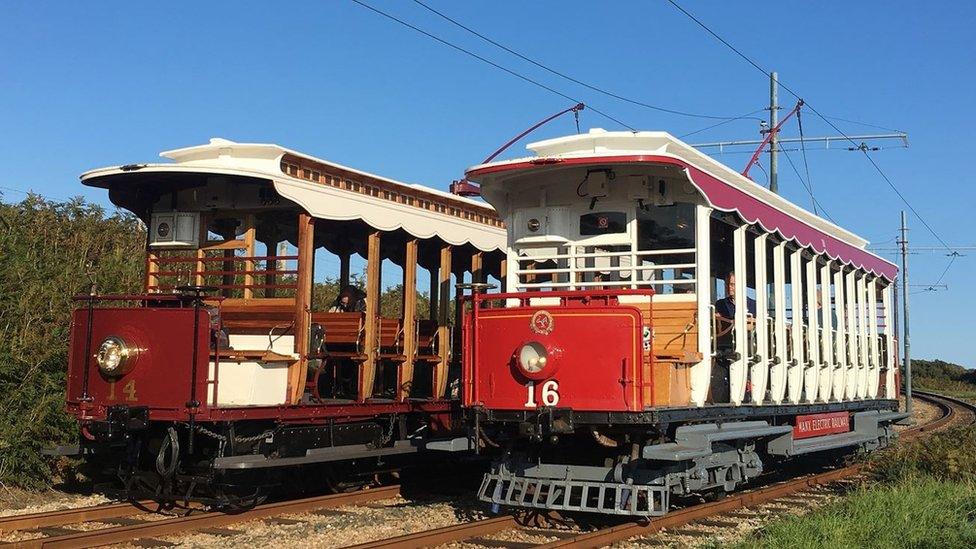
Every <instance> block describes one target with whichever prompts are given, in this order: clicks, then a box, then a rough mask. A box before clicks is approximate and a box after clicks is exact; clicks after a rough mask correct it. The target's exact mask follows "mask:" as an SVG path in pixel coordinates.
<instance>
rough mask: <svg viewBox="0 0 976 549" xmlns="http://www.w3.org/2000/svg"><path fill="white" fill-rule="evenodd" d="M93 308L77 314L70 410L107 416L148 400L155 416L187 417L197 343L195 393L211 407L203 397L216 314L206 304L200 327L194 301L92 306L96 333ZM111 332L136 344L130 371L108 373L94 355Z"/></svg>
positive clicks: (83, 416) (70, 372)
mask: <svg viewBox="0 0 976 549" xmlns="http://www.w3.org/2000/svg"><path fill="white" fill-rule="evenodd" d="M88 314H89V311H88V309H86V308H80V309H76V310H75V311H74V315H73V318H72V324H71V355H70V357H69V359H68V388H67V402H68V411H69V412H71V413H76V412H77V414H78V416H79V419H105V417H106V414H107V409H108V407H110V406H116V405H126V406H145V407H147V408H148V411H149V414H150V416H151V417H152V418H153V419H158V420H177V419H186V418H187V414H188V411H189V410H188V408H187V403H188V402H190V401H191V400H192V398H191V388H190V379H191V375H190V374H191V370H192V365H193V363H194V357H193V349H194V347H195V348H196V349H197V356H196V359H195V360H196V363H197V365H198V372H197V379H196V391H195V395H196V398H197V399H198V400H200V402H201V406H200V407H199V408H198V409H197V412H203V411H204V410H205V409H206V402H205V400H206V399H205V398H203V397H205V396H206V394H207V376H206V373H207V372H206V368H207V363H208V360H209V355H208V353H209V340H210V338H209V321H210V320H209V316H208V315H207V312H206V311H205V310H196V314H197V317H198V318H197V321H198V323H197V327H198V329H197V333H194V321H193V315H194V309H193V308H192V307H186V308H176V307H167V308H159V307H140V308H97V309H92V311H91V332H90V335H89V332H88V329H89V322H88ZM109 337H118V338H120V339H121V340H122V341H124V342H125V344H126V345H127V346H128V347H129V348H131V349H135V350H136V351H135V353H136V354H135V356H134V357H132V359H131V364H129V365H127V371H126V372H125V373H123V374H122V375H120V376H112V377H109V376H106V375H105V374H103V373H102V371H101V369H99V367H98V365H97V364H96V363H95V360H94V359H93V358H91V356H92V355H93V354H94V353H95V352H96V351H97V346H98V344H99V343H100V342H102V341H104V340H106V339H107V338H109ZM86 340H87V341H88V342H89V343H87V344H86ZM194 340H196V344H195V345H194ZM86 351H87V353H88V354H87V355H86ZM86 368H87V370H88V376H87V398H86V395H85V391H86V387H85V370H86Z"/></svg>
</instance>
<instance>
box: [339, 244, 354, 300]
mask: <svg viewBox="0 0 976 549" xmlns="http://www.w3.org/2000/svg"><path fill="white" fill-rule="evenodd" d="M351 255H352V253H351V252H348V251H346V250H342V251H340V252H339V290H340V291H342V289H343V288H345V287H346V286H348V285H349V258H350V256H351Z"/></svg>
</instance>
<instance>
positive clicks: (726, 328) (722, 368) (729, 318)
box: [709, 271, 756, 404]
mask: <svg viewBox="0 0 976 549" xmlns="http://www.w3.org/2000/svg"><path fill="white" fill-rule="evenodd" d="M735 307H736V303H735V273H734V272H731V271H730V272H729V273H728V274H726V275H725V297H723V298H722V299H719V300H717V301H716V302H715V316H716V317H718V319H717V320H719V321H720V322H718V323H717V324H718V325H717V326H716V333H715V338H716V346H717V347H718V349H719V350H723V351H730V350H732V348H733V347H734V342H733V341H732V330H733V328H734V327H735ZM746 311H747V312H748V313H749V314H750V315H752V316H753V317H755V315H756V300H755V299H751V298H748V297H747V298H746ZM730 365H731V359H730V358H729V357H728V356H719V358H718V360H716V361H715V364H714V367H713V368H712V381H711V384H710V385H709V391H710V393H711V402H712V403H713V404H720V403H726V402H729V401H730V396H731V394H730V385H729V367H730ZM746 391H747V393H748V392H749V391H750V389H749V388H748V386H747V389H746Z"/></svg>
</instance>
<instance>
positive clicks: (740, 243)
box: [729, 225, 749, 406]
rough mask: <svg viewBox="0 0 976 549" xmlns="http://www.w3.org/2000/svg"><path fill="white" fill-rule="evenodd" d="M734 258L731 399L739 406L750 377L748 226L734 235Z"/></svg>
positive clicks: (730, 370)
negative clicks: (747, 288) (747, 286)
mask: <svg viewBox="0 0 976 549" xmlns="http://www.w3.org/2000/svg"><path fill="white" fill-rule="evenodd" d="M732 257H733V260H734V267H733V269H734V272H735V303H736V305H735V318H734V319H733V322H734V323H735V329H734V331H733V334H732V335H733V345H734V346H735V352H736V353H738V354H739V358H738V360H733V361H732V363H731V364H729V399H730V400H731V402H732V404H733V405H735V406H738V405H740V404H742V401H743V400H744V399H745V396H746V381H747V380H748V376H749V368H748V366H747V365H748V364H749V345H748V340H747V337H748V335H749V334H748V330H747V328H746V316H748V312H749V306H748V303H747V295H746V282H747V277H748V273H749V269H748V267H747V266H746V226H745V225H742V226H740V227H738V228H737V229H735V231H733V233H732Z"/></svg>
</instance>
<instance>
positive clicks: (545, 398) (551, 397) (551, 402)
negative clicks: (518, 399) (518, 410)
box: [525, 379, 559, 408]
mask: <svg viewBox="0 0 976 549" xmlns="http://www.w3.org/2000/svg"><path fill="white" fill-rule="evenodd" d="M525 388H526V391H527V392H528V398H527V399H526V401H525V407H526V408H535V407H537V406H538V404H537V403H536V400H535V382H534V381H530V382H529V383H528V385H526V386H525ZM556 404H559V382H558V381H556V380H555V379H550V380H549V381H547V382H545V383H543V384H542V405H543V406H555V405H556Z"/></svg>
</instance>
